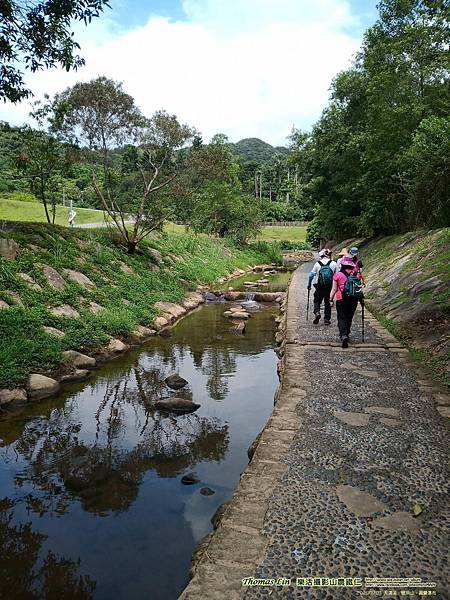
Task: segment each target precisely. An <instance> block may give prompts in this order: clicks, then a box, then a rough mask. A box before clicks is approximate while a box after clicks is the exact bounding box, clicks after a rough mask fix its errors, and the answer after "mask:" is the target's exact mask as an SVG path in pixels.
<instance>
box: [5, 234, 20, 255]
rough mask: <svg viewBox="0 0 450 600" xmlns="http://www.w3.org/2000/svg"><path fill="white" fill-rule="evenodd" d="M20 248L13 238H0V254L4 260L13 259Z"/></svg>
mask: <svg viewBox="0 0 450 600" xmlns="http://www.w3.org/2000/svg"><path fill="white" fill-rule="evenodd" d="M19 250H20V246H19V244H18V243H17V242H15V241H14V240H9V239H7V238H0V256H2V257H3V258H6V260H15V258H16V256H17V255H18V253H19Z"/></svg>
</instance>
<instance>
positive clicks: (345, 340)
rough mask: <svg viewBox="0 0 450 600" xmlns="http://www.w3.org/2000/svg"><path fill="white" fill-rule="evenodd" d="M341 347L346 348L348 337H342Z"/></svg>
mask: <svg viewBox="0 0 450 600" xmlns="http://www.w3.org/2000/svg"><path fill="white" fill-rule="evenodd" d="M342 347H343V348H348V337H344V338H342Z"/></svg>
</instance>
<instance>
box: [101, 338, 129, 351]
mask: <svg viewBox="0 0 450 600" xmlns="http://www.w3.org/2000/svg"><path fill="white" fill-rule="evenodd" d="M127 349H128V346H127V345H126V344H124V343H123V342H122V341H120V340H116V339H114V338H113V339H111V340H109V343H108V345H107V346H106V350H107V351H108V352H109V353H111V354H119V353H120V352H125V350H127Z"/></svg>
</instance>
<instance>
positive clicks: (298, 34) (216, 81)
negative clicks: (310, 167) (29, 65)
mask: <svg viewBox="0 0 450 600" xmlns="http://www.w3.org/2000/svg"><path fill="white" fill-rule="evenodd" d="M110 4H111V9H105V11H104V13H103V14H102V15H101V17H100V18H99V19H96V20H95V21H93V22H92V23H91V24H90V25H89V26H88V27H84V26H82V25H80V24H76V25H75V26H74V31H75V39H76V40H77V41H78V42H79V43H80V45H81V54H82V56H83V57H84V59H85V60H86V65H85V66H84V67H83V68H81V69H79V70H78V71H77V72H71V73H67V72H65V71H63V70H59V69H53V70H49V71H40V72H38V73H35V74H30V73H27V72H26V71H24V72H25V73H26V81H27V84H28V85H29V86H30V88H31V90H32V91H33V93H34V99H35V100H36V99H39V98H42V96H43V95H44V94H45V93H47V94H50V96H53V95H54V94H55V93H58V92H61V91H63V90H64V89H65V88H66V87H68V86H71V85H73V84H74V83H76V82H77V81H89V80H91V79H93V78H95V77H97V76H99V75H105V76H107V77H110V78H111V79H114V80H116V81H121V82H122V83H123V89H124V90H125V91H126V92H127V93H129V94H131V95H132V96H133V97H134V98H135V101H136V103H137V105H138V106H139V107H140V109H141V110H142V112H143V113H144V114H145V115H147V116H151V115H152V113H153V112H154V111H155V110H159V109H161V108H163V109H165V110H167V111H168V112H170V113H172V114H176V115H177V116H178V118H179V120H180V121H182V122H186V123H188V124H189V125H192V126H194V127H196V129H197V130H199V131H200V132H201V134H202V135H203V139H204V141H208V140H209V139H210V138H211V136H212V135H214V134H215V133H218V132H221V133H225V134H226V135H228V137H229V138H230V140H231V141H238V140H239V139H242V138H246V137H259V138H261V139H263V140H265V141H267V142H269V143H271V144H273V145H285V144H286V137H287V136H288V135H289V133H290V131H291V129H292V127H293V126H295V127H297V128H299V129H303V130H308V129H310V128H311V126H312V125H313V124H314V122H315V121H317V119H318V118H319V117H320V114H321V112H322V110H323V109H324V108H325V106H326V104H327V101H328V97H329V88H330V84H331V81H332V79H333V77H334V76H335V75H336V74H337V73H338V72H339V71H341V70H342V69H345V68H347V67H348V66H349V65H350V63H351V59H352V57H353V56H354V54H355V52H356V51H357V50H358V48H359V46H360V44H361V40H362V35H363V33H364V30H365V29H366V28H367V27H369V26H370V25H372V24H373V23H374V22H375V20H376V18H377V11H376V8H375V5H376V0H112V1H111V2H110ZM29 110H30V104H29V102H27V101H24V102H22V103H20V104H18V105H11V104H9V103H7V104H3V105H0V120H4V121H8V122H10V123H11V124H15V125H21V124H23V123H25V122H30V119H29V117H28V113H29Z"/></svg>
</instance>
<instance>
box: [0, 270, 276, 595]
mask: <svg viewBox="0 0 450 600" xmlns="http://www.w3.org/2000/svg"><path fill="white" fill-rule="evenodd" d="M283 275H284V274H283ZM260 276H261V275H260ZM247 277H248V276H247ZM286 282H287V279H286ZM278 289H279V288H278ZM230 304H231V303H223V302H213V303H207V304H206V305H204V306H202V307H201V308H199V309H197V310H195V311H194V312H192V313H191V314H190V315H188V316H187V317H185V318H184V319H182V320H181V321H180V322H179V323H178V324H177V325H176V326H175V327H174V328H173V330H172V335H171V336H170V337H162V336H158V337H155V338H153V339H152V340H150V341H149V342H148V343H147V344H145V345H144V346H141V347H140V348H139V349H136V350H134V351H130V352H128V353H126V354H125V355H123V356H122V357H120V358H118V359H116V360H114V361H112V362H109V363H107V364H105V365H103V366H102V367H101V368H99V369H98V370H96V371H95V372H94V374H93V375H92V377H91V379H90V380H88V381H87V382H83V383H81V384H74V385H71V386H70V387H67V388H66V390H65V393H64V394H63V395H60V396H59V397H57V398H52V399H47V400H44V401H41V402H40V403H36V404H32V405H27V406H26V407H25V408H24V409H22V411H17V412H16V413H12V414H9V415H8V416H6V417H5V416H3V417H2V418H1V419H0V598H7V599H8V600H13V599H17V600H19V599H20V600H22V599H25V598H26V599H27V600H28V599H36V600H37V599H39V600H40V599H41V598H45V599H53V598H55V599H57V598H58V599H60V598H71V599H77V600H78V599H83V600H84V599H88V598H94V599H96V600H99V599H101V600H111V599H112V598H114V600H140V599H146V600H148V599H150V598H151V599H152V600H172V599H176V598H177V597H178V595H179V594H180V593H181V591H182V590H183V588H184V587H185V585H186V584H187V582H188V572H189V567H190V560H191V555H192V551H193V549H194V546H195V545H196V543H197V542H198V541H199V540H200V539H201V538H202V537H203V536H204V535H206V534H207V533H208V532H209V531H211V529H212V526H211V517H212V515H213V514H214V512H215V511H216V509H217V508H218V507H219V506H220V505H221V504H222V503H223V502H225V501H226V500H228V499H229V498H230V497H231V495H232V493H233V491H234V489H235V488H236V486H237V484H238V482H239V475H240V473H241V472H242V471H243V470H244V469H245V467H246V465H247V463H248V459H247V448H248V446H249V445H250V444H251V442H252V441H253V439H254V438H255V437H256V435H257V434H258V433H259V431H260V430H261V429H262V428H263V427H264V424H265V422H266V421H267V418H268V417H269V415H270V413H271V410H272V407H273V397H274V393H275V390H276V387H277V385H278V379H277V375H276V362H277V357H276V354H275V352H274V351H273V349H274V347H275V341H274V334H275V322H274V316H275V315H276V314H277V312H278V306H277V305H275V304H267V303H266V304H261V305H260V308H261V309H260V310H257V311H255V312H252V316H251V318H250V319H249V321H248V324H247V328H246V332H245V334H244V335H242V334H239V333H237V332H236V331H233V327H232V325H231V323H230V321H229V320H228V319H227V318H226V317H224V315H223V312H224V311H225V310H226V308H227V307H229V306H230ZM172 373H179V374H180V375H181V376H182V377H184V378H185V379H186V380H187V381H188V382H189V385H188V386H187V388H185V389H183V390H182V395H185V396H188V397H191V398H192V399H193V400H194V402H197V403H199V404H200V405H201V407H200V408H199V409H198V410H197V411H196V412H194V413H191V414H187V415H177V416H174V415H170V414H167V413H160V412H158V411H155V410H154V408H153V407H152V404H153V402H154V401H155V400H157V399H161V398H164V397H167V396H168V395H170V389H169V388H168V387H167V386H166V384H165V383H164V379H165V377H167V376H168V375H170V374H172ZM178 395H179V394H178ZM191 473H194V474H195V475H196V476H197V478H198V480H199V482H198V483H195V484H193V485H184V484H183V483H182V481H181V478H182V477H183V476H184V475H186V474H191Z"/></svg>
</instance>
